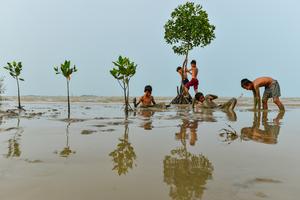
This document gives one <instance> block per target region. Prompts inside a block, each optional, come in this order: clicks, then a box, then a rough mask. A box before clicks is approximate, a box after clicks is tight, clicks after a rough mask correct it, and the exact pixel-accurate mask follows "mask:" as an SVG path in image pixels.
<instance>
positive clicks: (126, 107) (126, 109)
mask: <svg viewBox="0 0 300 200" xmlns="http://www.w3.org/2000/svg"><path fill="white" fill-rule="evenodd" d="M123 86H124V87H123V90H124V91H123V92H124V103H125V115H126V118H127V116H128V97H127V87H126V85H125V83H123Z"/></svg>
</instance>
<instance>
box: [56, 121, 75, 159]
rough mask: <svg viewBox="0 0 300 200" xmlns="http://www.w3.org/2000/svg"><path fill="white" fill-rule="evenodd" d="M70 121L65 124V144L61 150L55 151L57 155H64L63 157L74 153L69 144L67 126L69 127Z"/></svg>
mask: <svg viewBox="0 0 300 200" xmlns="http://www.w3.org/2000/svg"><path fill="white" fill-rule="evenodd" d="M70 125H71V123H70V122H68V124H67V128H66V146H65V147H64V148H63V150H61V151H59V152H57V151H56V152H55V153H56V154H59V156H61V157H64V158H68V157H69V156H71V155H73V154H75V153H76V151H73V150H71V147H70V144H69V142H70V141H69V135H70V133H69V128H70Z"/></svg>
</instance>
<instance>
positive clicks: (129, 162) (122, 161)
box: [109, 124, 136, 176]
mask: <svg viewBox="0 0 300 200" xmlns="http://www.w3.org/2000/svg"><path fill="white" fill-rule="evenodd" d="M128 134H129V128H128V124H126V125H125V132H124V136H123V138H119V141H120V143H119V144H118V145H117V148H116V149H115V150H114V151H112V152H111V153H110V154H109V156H111V157H112V161H113V165H114V167H113V169H112V170H113V171H116V172H117V173H118V175H119V176H121V175H126V174H127V173H128V171H129V169H132V168H133V166H134V165H135V166H136V164H135V160H136V154H135V152H134V148H133V147H132V145H131V143H130V142H129V138H128Z"/></svg>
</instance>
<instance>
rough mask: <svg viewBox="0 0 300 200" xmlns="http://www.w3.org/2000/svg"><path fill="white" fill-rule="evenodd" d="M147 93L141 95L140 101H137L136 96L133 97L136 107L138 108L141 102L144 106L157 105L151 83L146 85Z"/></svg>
mask: <svg viewBox="0 0 300 200" xmlns="http://www.w3.org/2000/svg"><path fill="white" fill-rule="evenodd" d="M144 92H145V94H144V95H143V96H142V97H140V99H139V101H138V102H136V98H134V99H133V104H134V107H135V108H136V107H137V106H138V105H139V104H140V103H141V106H142V107H151V106H154V105H156V103H155V100H154V97H153V96H152V95H151V94H152V87H151V85H146V86H145V89H144Z"/></svg>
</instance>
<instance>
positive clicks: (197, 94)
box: [195, 92, 204, 101]
mask: <svg viewBox="0 0 300 200" xmlns="http://www.w3.org/2000/svg"><path fill="white" fill-rule="evenodd" d="M203 96H204V95H203V93H202V92H197V93H196V94H195V99H196V100H197V101H199V99H200V97H203Z"/></svg>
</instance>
